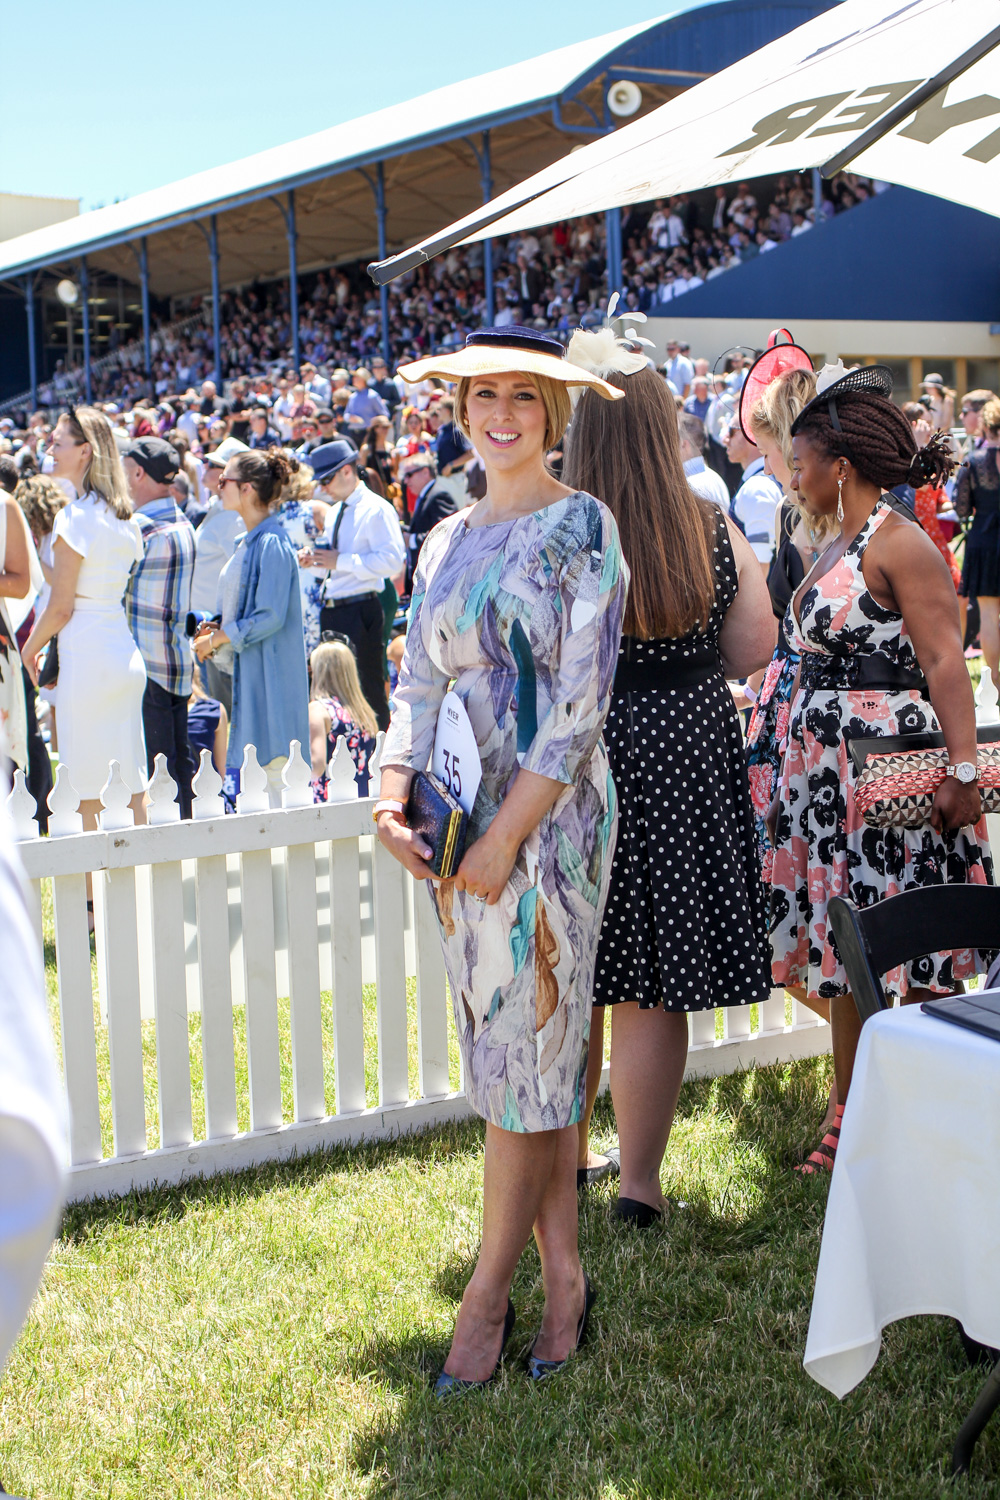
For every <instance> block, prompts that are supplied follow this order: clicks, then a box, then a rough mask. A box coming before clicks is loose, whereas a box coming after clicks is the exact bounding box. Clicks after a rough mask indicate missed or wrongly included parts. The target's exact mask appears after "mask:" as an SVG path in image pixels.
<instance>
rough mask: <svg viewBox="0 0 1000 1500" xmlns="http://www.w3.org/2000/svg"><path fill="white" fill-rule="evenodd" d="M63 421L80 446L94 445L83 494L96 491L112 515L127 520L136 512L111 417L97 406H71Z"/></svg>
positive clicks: (91, 448) (64, 414)
mask: <svg viewBox="0 0 1000 1500" xmlns="http://www.w3.org/2000/svg"><path fill="white" fill-rule="evenodd" d="M59 420H60V421H61V422H63V421H64V422H65V423H66V424H67V426H68V427H69V430H70V435H71V436H72V438H73V441H74V443H76V445H77V447H79V446H80V445H81V444H82V443H89V444H90V463H89V464H88V465H87V469H86V472H85V473H84V476H83V493H84V494H87V493H88V492H89V491H91V490H92V491H93V492H94V494H95V495H99V496H100V498H101V499H102V500H103V501H104V503H105V505H106V506H107V507H108V509H109V510H110V511H111V513H112V515H115V516H117V517H118V519H119V520H120V521H127V520H128V518H129V516H131V514H132V498H131V496H130V495H129V492H128V483H127V481H126V479H125V470H124V469H123V468H122V461H121V457H120V455H119V452H118V444H117V443H116V442H115V436H114V433H113V432H112V430H111V423H110V422H109V421H108V419H107V417H106V416H105V415H104V413H103V412H102V411H98V410H97V408H96V407H93V406H71V407H70V409H69V410H68V411H67V412H64V413H63V415H62V417H60V419H59Z"/></svg>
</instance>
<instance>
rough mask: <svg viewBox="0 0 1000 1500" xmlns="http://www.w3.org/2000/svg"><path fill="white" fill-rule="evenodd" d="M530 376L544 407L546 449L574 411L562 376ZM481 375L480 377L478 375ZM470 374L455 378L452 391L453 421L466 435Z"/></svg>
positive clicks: (557, 436)
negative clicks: (457, 380) (453, 393)
mask: <svg viewBox="0 0 1000 1500" xmlns="http://www.w3.org/2000/svg"><path fill="white" fill-rule="evenodd" d="M524 373H525V378H526V379H528V380H530V381H531V383H532V384H533V385H534V386H535V388H536V389H537V391H538V394H539V395H540V396H541V398H542V404H543V405H544V407H545V438H544V440H543V445H542V446H543V448H544V450H545V452H546V453H548V451H549V449H550V448H554V447H555V446H556V444H557V443H558V442H559V441H560V439H561V438H562V435H563V433H564V432H565V431H566V428H567V427H568V426H569V419H570V417H571V416H572V414H573V407H572V403H571V402H570V396H569V386H568V385H566V384H565V382H564V381H562V380H550V379H549V377H548V376H547V375H528V374H527V372H524ZM479 378H480V379H481V378H482V377H479ZM472 384H473V381H472V376H471V375H463V376H462V379H461V380H460V381H459V382H458V388H457V389H456V391H455V425H456V427H458V428H459V430H460V431H461V432H463V433H464V434H465V436H466V437H471V434H470V432H469V414H468V411H467V409H466V406H467V402H468V400H469V392H470V390H471V389H472Z"/></svg>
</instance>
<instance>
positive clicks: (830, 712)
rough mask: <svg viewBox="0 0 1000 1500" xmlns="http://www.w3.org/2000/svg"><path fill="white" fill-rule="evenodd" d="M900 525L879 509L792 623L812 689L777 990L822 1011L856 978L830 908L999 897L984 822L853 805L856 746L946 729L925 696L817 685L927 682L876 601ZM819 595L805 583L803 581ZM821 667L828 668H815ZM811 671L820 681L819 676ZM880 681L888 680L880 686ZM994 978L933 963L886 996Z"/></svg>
mask: <svg viewBox="0 0 1000 1500" xmlns="http://www.w3.org/2000/svg"><path fill="white" fill-rule="evenodd" d="M890 514H891V511H890V509H889V507H888V505H886V504H884V503H883V504H879V505H877V506H876V507H875V510H874V511H873V512H872V514H871V516H870V517H869V519H868V520H867V521H866V522H865V524H864V526H863V527H862V529H861V531H860V532H859V533H858V535H857V536H856V537H855V539H854V541H853V542H852V543H851V545H850V546H849V547H848V549H847V551H846V552H845V553H844V556H843V557H842V558H841V559H840V560H839V562H837V563H836V564H835V565H834V566H833V567H832V568H831V569H830V571H829V572H828V573H825V574H823V576H822V577H820V578H817V580H816V582H815V583H813V584H811V585H809V586H807V588H806V590H805V593H804V594H803V595H802V600H801V605H800V610H799V618H798V619H796V618H795V613H794V606H795V601H794V599H793V600H792V603H791V604H790V605H789V608H788V613H787V614H786V616H785V631H786V633H787V636H788V640H789V644H790V645H791V646H792V647H793V649H794V650H796V651H799V652H801V653H802V658H803V671H802V685H801V686H800V687H799V690H798V692H797V693H796V695H795V699H794V701H793V703H792V710H791V719H790V723H789V733H788V750H787V753H786V755H785V761H784V766H783V768H782V773H781V809H780V813H779V817H778V829H777V843H776V847H775V852H774V865H773V870H772V877H771V956H772V963H771V970H772V976H773V979H774V983H775V984H778V985H787V984H795V985H805V986H806V990H807V993H808V994H809V995H810V996H812V997H814V998H820V999H825V998H830V997H832V996H835V995H844V994H847V993H848V989H849V986H848V984H847V976H846V973H845V971H844V967H843V965H842V963H841V961H840V955H839V954H838V952H837V948H836V945H835V943H834V940H833V934H832V932H830V931H828V927H827V917H826V908H827V903H828V902H829V901H830V899H831V897H833V896H847V897H849V898H850V899H851V900H852V901H855V902H856V903H857V905H858V906H873V905H874V904H875V902H877V901H881V900H882V898H883V897H884V896H892V895H895V894H896V893H897V892H899V891H904V890H909V889H910V888H912V887H914V886H925V885H943V884H948V885H963V884H966V885H989V884H991V883H992V880H993V869H992V862H991V860H990V854H989V841H988V838H987V834H986V822H985V819H981V820H980V821H979V823H977V824H976V826H975V828H961V829H959V830H958V831H957V832H954V833H943V834H942V833H935V831H934V830H933V829H932V828H931V827H930V826H929V825H928V826H927V827H926V828H920V829H913V830H910V829H894V828H885V829H883V828H869V826H868V825H867V823H865V822H864V821H863V819H862V817H861V814H860V813H859V812H858V811H857V809H856V808H855V805H854V769H853V763H852V761H851V759H850V755H849V752H848V744H847V742H848V741H849V740H850V738H851V737H852V736H854V735H883V734H890V735H891V734H917V733H920V732H924V731H927V730H937V729H938V728H939V727H940V726H939V724H938V721H937V719H936V718H935V716H934V711H933V709H932V708H931V705H930V702H929V700H928V698H927V697H926V686H925V687H924V690H923V691H921V689H920V688H919V687H898V686H893V687H880V686H871V687H854V688H852V687H850V686H846V687H827V686H820V685H810V680H811V679H812V680H813V682H814V681H815V678H816V677H817V676H821V677H822V676H823V675H824V669H829V671H827V672H826V675H827V676H828V677H830V676H833V677H839V678H840V679H842V680H844V681H848V682H849V681H850V678H851V676H852V675H854V676H856V675H857V674H858V669H859V668H860V667H861V660H860V659H862V658H865V657H872V656H877V657H878V659H879V660H886V659H887V661H886V665H887V672H888V673H889V675H891V674H892V673H893V672H895V673H896V674H897V675H899V676H900V677H905V676H906V675H907V674H909V675H912V676H913V677H914V678H916V677H919V676H920V667H919V663H918V662H917V657H916V652H915V651H914V649H913V644H912V642H911V640H910V637H909V634H908V632H907V630H906V627H905V625H904V624H903V618H902V616H901V615H900V614H897V613H896V612H895V611H893V610H889V609H885V608H884V607H883V606H882V605H881V604H879V603H878V601H877V600H876V599H875V598H873V596H872V595H871V594H870V593H869V592H868V589H867V587H866V586H865V580H864V575H863V574H862V571H861V559H862V557H863V556H864V551H865V548H866V547H867V545H868V543H869V541H870V540H871V538H872V537H873V536H874V534H875V532H876V531H877V530H878V528H879V527H880V526H881V525H882V524H883V522H884V521H885V520H886V518H887V517H888V516H889V515H890ZM806 582H807V585H808V579H807V580H806ZM815 653H819V656H820V657H821V658H823V660H817V659H816V656H815ZM810 668H813V669H816V670H812V671H811V670H810ZM872 675H877V674H872ZM985 967H986V965H985V963H984V962H983V961H982V960H981V958H980V956H979V955H978V954H976V953H973V952H969V951H967V950H965V951H956V952H953V953H951V952H948V953H934V954H931V955H930V956H928V957H926V958H919V959H915V960H914V961H913V962H912V963H910V964H907V965H905V966H903V967H900V968H898V969H894V970H893V971H892V972H891V973H890V974H888V975H887V976H886V992H887V993H892V994H898V995H905V993H906V991H907V988H908V987H909V985H911V984H913V985H923V986H926V987H928V988H930V989H934V990H947V989H950V988H951V987H952V985H953V982H954V981H955V980H957V979H964V978H967V977H968V976H969V975H971V974H975V973H979V972H982V971H983V969H984V968H985Z"/></svg>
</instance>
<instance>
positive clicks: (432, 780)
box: [406, 771, 469, 880]
mask: <svg viewBox="0 0 1000 1500" xmlns="http://www.w3.org/2000/svg"><path fill="white" fill-rule="evenodd" d="M406 822H407V825H408V827H410V828H411V829H412V830H413V832H414V833H419V835H420V837H421V838H422V839H423V840H424V842H425V843H427V844H430V846H431V848H432V849H433V850H434V857H433V859H431V861H430V867H431V871H432V873H433V874H435V875H438V876H440V878H441V879H442V880H449V879H450V878H451V877H452V876H453V875H454V874H455V872H456V870H457V869H458V867H459V865H460V864H461V862H462V855H463V854H464V853H465V841H466V838H467V837H468V832H469V816H468V814H467V813H466V812H465V810H464V809H463V807H462V805H461V803H460V802H459V801H458V798H457V797H454V796H452V794H451V792H449V791H448V789H447V787H446V786H445V785H444V783H443V782H442V781H439V780H438V778H437V777H436V776H434V775H432V773H431V772H430V771H418V772H417V774H416V776H414V778H413V781H412V783H411V785H410V797H409V801H408V802H407V804H406Z"/></svg>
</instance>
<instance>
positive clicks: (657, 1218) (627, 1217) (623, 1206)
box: [611, 1198, 663, 1229]
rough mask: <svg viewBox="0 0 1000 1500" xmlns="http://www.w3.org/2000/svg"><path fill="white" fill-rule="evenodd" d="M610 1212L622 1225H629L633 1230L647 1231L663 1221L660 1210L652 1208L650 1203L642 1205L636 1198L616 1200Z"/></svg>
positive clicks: (661, 1210)
mask: <svg viewBox="0 0 1000 1500" xmlns="http://www.w3.org/2000/svg"><path fill="white" fill-rule="evenodd" d="M611 1212H612V1213H613V1214H614V1215H615V1217H616V1218H617V1219H621V1221H622V1223H623V1224H631V1226H632V1228H633V1229H649V1228H651V1227H652V1225H653V1224H658V1223H660V1222H661V1221H662V1219H663V1209H662V1208H654V1207H653V1206H652V1204H651V1203H642V1202H640V1200H639V1199H638V1198H616V1199H615V1201H614V1203H612V1205H611Z"/></svg>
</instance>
